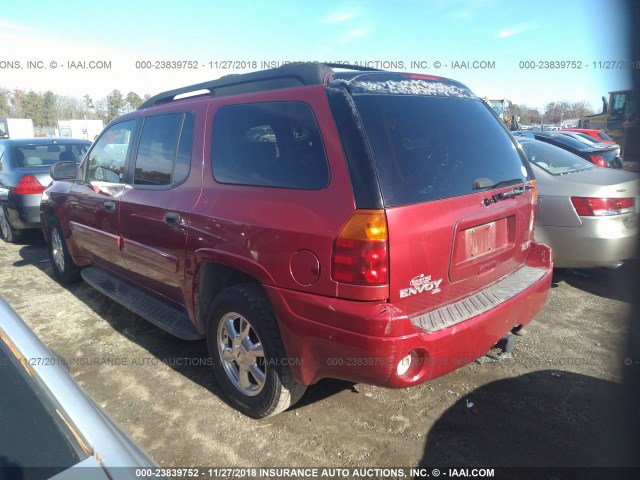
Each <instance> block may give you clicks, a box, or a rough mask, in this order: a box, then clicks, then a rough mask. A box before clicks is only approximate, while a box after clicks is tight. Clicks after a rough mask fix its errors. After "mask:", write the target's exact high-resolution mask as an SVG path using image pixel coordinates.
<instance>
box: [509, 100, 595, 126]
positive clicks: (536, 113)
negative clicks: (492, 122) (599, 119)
mask: <svg viewBox="0 0 640 480" xmlns="http://www.w3.org/2000/svg"><path fill="white" fill-rule="evenodd" d="M593 113H595V112H594V111H593V107H592V106H591V104H590V103H589V102H587V101H586V100H580V101H578V102H568V101H567V100H557V101H555V102H549V103H547V104H546V105H545V107H544V110H542V112H541V111H540V110H538V109H535V108H531V107H527V106H526V105H517V104H511V107H510V108H508V109H507V111H506V112H505V116H506V117H508V118H511V116H512V115H515V116H516V117H518V118H519V120H518V121H519V123H520V124H521V125H539V124H540V123H545V124H555V125H558V124H561V123H562V122H563V121H565V120H571V119H576V118H582V117H584V116H585V115H591V114H593Z"/></svg>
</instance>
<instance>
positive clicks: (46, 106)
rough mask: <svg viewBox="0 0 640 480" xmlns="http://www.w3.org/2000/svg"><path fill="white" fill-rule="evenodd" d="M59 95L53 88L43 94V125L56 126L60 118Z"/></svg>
mask: <svg viewBox="0 0 640 480" xmlns="http://www.w3.org/2000/svg"><path fill="white" fill-rule="evenodd" d="M57 104H58V101H57V96H56V94H55V93H53V92H52V91H51V90H48V91H46V92H44V94H43V95H42V122H43V125H42V126H43V127H55V125H56V121H57V119H58V108H57V107H58V105H57Z"/></svg>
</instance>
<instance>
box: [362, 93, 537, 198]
mask: <svg viewBox="0 0 640 480" xmlns="http://www.w3.org/2000/svg"><path fill="white" fill-rule="evenodd" d="M354 100H355V103H356V106H357V108H358V111H359V114H360V118H361V119H362V122H363V124H364V127H365V130H366V135H367V138H368V141H369V145H370V146H371V150H372V153H373V157H374V161H375V165H376V169H377V173H378V179H379V182H380V186H381V189H382V195H383V200H384V204H385V206H387V207H394V206H400V205H408V204H415V203H422V202H428V201H433V200H439V199H443V198H450V197H456V196H460V195H467V194H470V193H474V192H475V191H476V190H474V184H476V181H477V180H479V179H483V182H482V184H483V185H495V184H498V183H503V184H512V183H513V184H516V183H519V182H524V181H526V180H527V175H526V169H525V168H524V166H523V162H522V159H521V157H520V154H519V153H518V152H517V150H516V147H515V145H514V144H513V142H512V141H511V139H510V137H509V135H507V133H506V132H505V130H504V128H503V127H502V126H501V125H500V123H499V121H498V120H497V119H496V118H495V117H494V116H493V114H492V113H491V112H490V111H489V109H488V107H487V106H485V105H484V104H483V103H482V101H481V100H478V99H467V98H453V97H436V96H419V95H375V94H359V95H354Z"/></svg>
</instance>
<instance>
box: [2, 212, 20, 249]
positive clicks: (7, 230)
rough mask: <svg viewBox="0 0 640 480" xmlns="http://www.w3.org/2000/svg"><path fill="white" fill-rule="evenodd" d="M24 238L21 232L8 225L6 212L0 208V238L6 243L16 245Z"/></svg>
mask: <svg viewBox="0 0 640 480" xmlns="http://www.w3.org/2000/svg"><path fill="white" fill-rule="evenodd" d="M23 236H24V231H23V230H16V229H15V228H13V227H12V226H11V224H10V223H9V217H7V211H6V210H5V209H4V207H2V206H0V238H2V240H4V241H5V242H7V243H16V242H19V241H20V240H22V237H23Z"/></svg>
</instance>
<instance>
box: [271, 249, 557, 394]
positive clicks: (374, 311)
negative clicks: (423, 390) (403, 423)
mask: <svg viewBox="0 0 640 480" xmlns="http://www.w3.org/2000/svg"><path fill="white" fill-rule="evenodd" d="M527 266H528V267H532V268H535V269H540V275H539V276H538V278H537V279H536V280H535V281H533V282H532V283H531V284H529V285H528V286H526V287H525V288H524V289H522V290H520V291H519V292H518V293H515V294H514V295H513V296H511V297H510V298H508V299H505V300H504V301H502V302H501V303H499V304H497V305H496V306H494V307H493V308H490V309H488V310H486V311H483V312H481V313H479V314H477V315H475V316H472V317H470V318H468V319H465V320H464V321H461V322H458V323H455V324H453V325H450V326H447V327H444V328H442V329H440V330H437V331H431V332H430V331H427V330H425V329H422V328H418V327H417V326H416V325H414V323H415V319H413V320H414V321H413V322H412V319H411V318H409V317H408V316H407V315H406V313H405V312H403V311H402V310H401V309H399V308H397V307H395V306H393V305H391V304H388V303H383V302H355V301H349V300H340V299H332V298H327V297H320V296H316V295H309V294H305V293H300V292H292V291H288V290H280V289H277V288H274V287H268V286H267V287H266V289H267V291H268V293H269V296H270V298H271V300H272V303H273V305H274V308H275V311H276V312H277V316H278V320H279V324H280V330H281V333H282V337H283V340H284V344H285V349H286V351H287V355H288V359H287V363H288V364H289V365H290V366H291V368H292V370H293V373H294V376H295V377H296V379H297V380H298V381H300V382H302V383H304V384H307V385H309V384H312V383H315V382H317V381H318V380H320V379H321V378H325V377H330V378H339V379H343V380H349V381H354V382H362V383H369V384H374V385H380V386H385V387H391V388H403V387H409V386H412V385H416V384H419V383H422V382H425V381H427V380H430V379H433V378H436V377H439V376H441V375H444V374H446V373H448V372H450V371H452V370H455V369H456V368H459V367H461V366H463V365H466V364H468V363H470V362H472V361H474V360H476V359H477V358H479V357H481V356H482V355H484V354H485V353H487V352H488V351H489V350H490V349H491V348H492V347H493V346H494V345H495V344H496V342H497V341H498V340H500V339H501V338H502V337H504V336H505V334H507V333H508V332H510V331H511V330H512V329H513V328H514V327H516V326H524V325H526V324H528V323H529V322H530V321H531V320H532V319H533V318H534V317H535V316H536V315H537V314H538V313H539V312H540V311H541V310H542V308H543V307H544V304H545V302H546V300H547V298H548V295H549V289H550V286H551V276H552V263H551V251H550V249H549V247H547V246H546V245H541V244H538V243H532V247H531V250H530V253H529V258H528V261H527ZM411 352H413V353H412V362H411V366H410V367H409V370H408V371H407V372H406V373H405V374H403V375H398V374H397V367H398V364H399V362H400V361H401V360H402V359H404V358H405V357H407V356H408V355H409V354H410V353H411Z"/></svg>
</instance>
